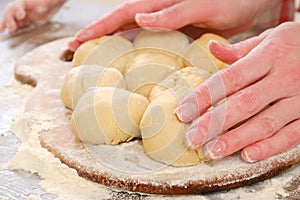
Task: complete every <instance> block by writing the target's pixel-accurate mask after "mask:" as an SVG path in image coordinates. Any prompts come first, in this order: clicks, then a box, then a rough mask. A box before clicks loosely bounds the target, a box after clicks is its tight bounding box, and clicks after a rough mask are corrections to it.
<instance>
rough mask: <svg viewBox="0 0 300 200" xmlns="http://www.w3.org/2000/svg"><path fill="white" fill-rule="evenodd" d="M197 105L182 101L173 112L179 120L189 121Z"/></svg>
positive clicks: (192, 117)
mask: <svg viewBox="0 0 300 200" xmlns="http://www.w3.org/2000/svg"><path fill="white" fill-rule="evenodd" d="M196 110H197V107H196V105H195V104H193V103H184V104H182V105H180V106H178V107H177V108H176V109H175V113H176V115H177V117H178V119H179V120H180V121H183V122H190V121H192V120H193V119H194V113H195V112H196Z"/></svg>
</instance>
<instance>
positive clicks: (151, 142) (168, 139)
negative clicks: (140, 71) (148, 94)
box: [140, 90, 202, 166]
mask: <svg viewBox="0 0 300 200" xmlns="http://www.w3.org/2000/svg"><path fill="white" fill-rule="evenodd" d="M179 101H180V100H179V99H177V98H176V95H174V94H173V93H172V92H171V91H170V90H166V91H165V92H163V94H161V95H160V96H158V97H157V98H155V99H154V100H153V101H152V102H151V103H150V104H149V106H148V108H147V109H146V111H145V113H144V115H143V118H142V121H141V125H140V128H141V134H142V138H143V145H144V149H145V151H146V153H147V154H148V155H149V156H150V157H151V158H152V159H154V160H156V161H159V162H162V163H166V164H168V165H173V166H187V165H193V164H196V163H198V162H200V161H201V159H202V158H200V157H199V155H201V153H199V152H200V151H198V150H192V149H189V148H188V147H187V146H186V145H185V144H184V132H185V130H186V128H187V127H188V125H189V124H185V123H182V122H180V121H179V120H178V119H177V117H176V115H175V114H174V109H175V108H176V107H177V106H178V105H179Z"/></svg>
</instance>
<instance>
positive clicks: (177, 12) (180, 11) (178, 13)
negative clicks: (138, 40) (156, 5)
mask: <svg viewBox="0 0 300 200" xmlns="http://www.w3.org/2000/svg"><path fill="white" fill-rule="evenodd" d="M184 6H185V5H184V4H183V5H182V4H180V3H178V4H174V5H172V6H170V7H167V8H165V9H162V10H160V11H157V12H152V13H137V14H136V15H135V21H136V23H137V24H138V25H139V26H140V27H144V28H146V27H150V28H151V27H153V28H163V29H172V30H175V29H179V28H181V27H184V26H186V25H187V24H189V23H190V22H189V21H188V20H189V17H187V15H188V13H187V11H186V10H185V9H184V8H183V7H184Z"/></svg>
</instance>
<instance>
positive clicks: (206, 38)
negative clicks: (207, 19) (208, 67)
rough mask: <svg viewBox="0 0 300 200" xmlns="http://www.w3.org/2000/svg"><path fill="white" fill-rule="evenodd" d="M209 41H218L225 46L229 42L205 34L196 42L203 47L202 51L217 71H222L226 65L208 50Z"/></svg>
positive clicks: (219, 37)
mask: <svg viewBox="0 0 300 200" xmlns="http://www.w3.org/2000/svg"><path fill="white" fill-rule="evenodd" d="M211 40H216V41H220V42H223V43H225V44H229V42H228V41H227V40H226V39H225V38H223V37H221V36H219V35H216V34H213V33H205V34H203V35H202V36H201V37H200V38H199V39H197V40H196V42H197V43H198V44H200V45H201V46H202V47H204V51H205V52H206V53H207V54H208V55H209V57H210V59H211V60H212V61H213V62H214V64H215V66H216V67H217V69H218V70H220V69H223V68H224V67H225V66H226V65H227V64H226V63H223V62H222V61H220V60H219V59H217V58H216V57H215V56H214V55H213V54H212V53H211V52H210V50H209V47H208V45H209V42H210V41H211Z"/></svg>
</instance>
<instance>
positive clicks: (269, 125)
mask: <svg viewBox="0 0 300 200" xmlns="http://www.w3.org/2000/svg"><path fill="white" fill-rule="evenodd" d="M257 121H258V123H259V126H260V129H259V130H261V131H262V134H263V135H262V137H264V138H267V137H270V136H271V135H273V133H274V132H275V131H277V129H278V125H277V124H276V122H275V120H274V118H273V117H271V116H268V115H258V116H257Z"/></svg>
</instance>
